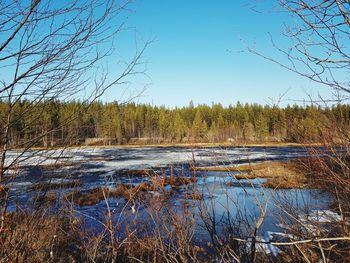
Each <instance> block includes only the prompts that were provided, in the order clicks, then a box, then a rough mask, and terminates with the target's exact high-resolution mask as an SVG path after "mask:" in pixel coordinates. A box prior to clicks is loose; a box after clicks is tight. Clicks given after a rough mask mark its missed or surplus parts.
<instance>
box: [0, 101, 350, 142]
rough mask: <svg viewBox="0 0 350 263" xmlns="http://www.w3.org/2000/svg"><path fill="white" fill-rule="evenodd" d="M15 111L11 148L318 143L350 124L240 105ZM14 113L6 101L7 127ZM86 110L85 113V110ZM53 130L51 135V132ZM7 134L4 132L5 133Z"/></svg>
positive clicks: (326, 111)
mask: <svg viewBox="0 0 350 263" xmlns="http://www.w3.org/2000/svg"><path fill="white" fill-rule="evenodd" d="M30 105H31V102H30V101H29V100H24V101H21V102H20V103H18V104H17V105H16V106H15V107H12V108H11V111H12V116H13V118H14V120H16V121H14V122H13V125H12V126H11V127H10V144H11V145H13V146H20V145H21V144H22V143H23V142H28V141H30V140H33V139H34V138H37V136H42V138H41V140H37V142H36V146H58V145H64V144H67V143H69V144H71V145H79V144H84V143H86V142H88V143H90V144H127V143H145V144H147V143H174V142H176V143H181V142H227V141H229V142H233V143H242V142H281V141H283V142H302V141H303V142H305V141H307V142H317V141H318V140H319V138H320V137H321V135H322V133H323V132H324V131H325V130H326V129H325V128H326V127H331V126H332V125H338V126H339V125H342V126H348V125H349V124H350V105H341V104H338V105H334V106H332V107H320V106H315V105H308V106H299V105H288V106H286V107H278V106H270V105H264V106H263V105H259V104H242V103H239V102H238V103H236V104H235V105H230V106H227V107H224V106H222V105H221V104H212V105H210V106H209V105H198V106H194V104H193V103H192V102H191V103H190V104H189V105H188V106H185V107H181V108H172V109H171V108H167V107H165V106H152V105H150V104H136V103H127V104H121V103H118V102H110V103H103V102H94V103H92V104H89V105H85V103H83V102H79V101H71V102H60V101H56V100H49V101H43V102H40V103H39V104H37V106H36V107H35V110H31V111H30V112H28V113H26V109H27V108H28V107H30ZM8 109H9V106H8V104H7V103H6V102H5V101H0V120H1V123H2V127H4V123H5V122H6V116H7V115H6V113H7V111H8ZM82 109H84V110H82ZM45 130H49V131H50V132H49V133H45ZM2 132H3V131H2Z"/></svg>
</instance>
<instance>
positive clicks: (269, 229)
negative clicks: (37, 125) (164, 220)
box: [7, 147, 331, 242]
mask: <svg viewBox="0 0 350 263" xmlns="http://www.w3.org/2000/svg"><path fill="white" fill-rule="evenodd" d="M303 156H307V152H306V151H305V150H304V149H303V148H297V147H266V148H200V149H188V148H177V147H143V148H123V147H111V148H70V149H67V150H64V151H62V150H56V151H52V150H51V151H33V152H28V153H25V154H23V155H20V154H19V152H15V151H13V152H10V153H9V155H8V159H7V162H8V164H9V163H11V162H13V163H15V164H16V167H17V169H13V170H10V171H9V173H8V177H9V178H11V177H12V176H13V175H15V178H14V179H13V180H11V182H10V184H9V185H10V189H11V192H10V193H11V202H10V210H11V209H12V210H13V209H15V204H16V203H17V205H18V204H20V205H21V206H23V207H31V206H32V205H33V204H34V203H33V199H34V198H35V197H36V196H37V195H38V191H33V189H32V186H33V185H34V184H37V183H39V182H41V183H62V182H72V181H74V180H78V181H79V182H80V185H79V187H78V188H79V189H83V190H86V189H93V188H97V187H109V188H111V189H112V188H115V187H117V186H118V185H121V184H129V185H135V184H138V183H140V182H147V181H149V180H150V178H149V177H145V176H141V175H140V176H135V175H132V176H130V175H128V174H127V173H125V171H126V170H140V169H147V168H152V169H154V170H155V171H158V172H159V174H162V175H166V176H169V175H170V173H172V174H174V175H175V176H179V175H181V176H182V175H187V176H191V169H190V165H193V163H195V164H196V166H199V167H200V166H224V165H237V164H246V163H252V164H254V163H259V162H263V161H286V160H288V159H291V158H297V157H303ZM54 164H60V165H58V166H56V167H55V166H53V165H54ZM196 177H197V182H196V183H195V186H193V187H195V188H196V191H198V192H199V193H200V194H201V195H202V196H203V199H202V200H201V201H198V200H189V199H188V198H187V196H188V193H189V191H192V190H193V189H187V188H185V187H182V188H179V189H177V190H176V191H174V190H172V189H167V191H168V192H166V193H165V192H164V193H163V192H162V193H151V198H152V199H154V200H161V199H162V196H165V195H166V196H167V205H168V206H171V207H172V209H174V210H176V211H177V212H178V213H180V212H181V211H183V209H184V204H186V205H188V203H189V204H190V205H191V204H193V205H194V211H195V212H194V217H195V219H196V222H197V227H196V230H195V233H196V238H197V240H199V241H198V242H205V241H208V239H209V237H208V234H207V232H206V230H205V229H206V228H207V226H206V224H207V222H206V220H205V218H203V215H202V214H201V211H200V206H198V203H199V202H200V203H201V205H203V204H204V205H205V207H206V209H207V210H211V211H213V212H214V213H213V215H214V217H215V218H216V220H215V221H216V222H217V223H218V230H217V231H218V233H219V232H220V231H221V232H224V231H227V229H226V228H225V226H227V220H228V219H229V218H231V219H232V220H243V219H245V220H246V224H245V225H244V227H243V226H242V227H243V228H245V229H239V230H240V231H242V232H246V233H247V232H249V231H250V230H249V229H250V227H253V226H254V222H256V220H258V218H259V216H260V215H261V211H260V210H259V204H260V205H265V204H266V207H267V212H268V213H267V216H266V218H265V221H264V224H263V226H262V227H261V230H260V235H261V236H262V237H263V238H264V239H267V240H268V239H270V238H271V237H272V236H273V234H274V233H280V232H281V231H282V230H283V229H282V228H281V226H282V222H286V221H288V219H287V217H286V215H285V214H283V212H284V211H285V210H286V209H287V208H288V209H290V208H292V209H293V212H294V213H297V214H300V215H301V214H312V213H318V211H326V212H325V213H328V210H327V209H328V207H329V205H330V203H331V198H330V196H329V195H328V194H326V193H321V192H319V191H318V190H313V189H302V190H295V189H290V190H276V191H272V190H270V189H264V188H263V187H261V183H262V182H263V181H264V179H255V180H239V181H238V180H236V181H234V180H233V177H232V172H231V173H230V172H198V171H197V172H196ZM227 182H231V183H232V182H233V184H231V186H230V187H229V186H227ZM71 191H72V189H69V188H67V189H56V190H51V192H55V193H56V194H57V195H58V196H61V197H64V196H65V195H67V194H68V193H70V192H71ZM284 205H285V207H282V206H284ZM108 206H109V207H110V208H112V209H113V212H114V213H115V215H116V217H118V215H120V214H121V213H126V214H128V215H127V216H124V217H123V220H122V222H124V224H128V223H129V222H130V221H133V220H136V221H142V222H144V221H145V220H146V218H148V213H147V206H148V205H145V204H144V203H141V202H138V201H133V202H128V201H127V200H124V199H123V198H110V199H109V200H108ZM74 209H75V211H76V212H77V213H78V214H79V215H85V216H87V218H88V219H89V218H94V219H97V220H100V221H101V220H103V216H104V212H103V211H105V210H106V209H107V206H106V203H105V202H104V201H101V202H100V203H99V204H97V205H91V206H75V208H74ZM135 209H137V211H138V213H137V218H133V212H134V210H135ZM140 215H141V216H140ZM118 218H119V219H120V216H119V217H118ZM87 221H89V220H87ZM90 221H91V222H90V223H89V224H90V226H91V227H92V228H95V229H98V228H99V226H98V224H96V222H97V221H96V220H90ZM146 221H147V220H146ZM250 224H251V225H250ZM135 227H136V226H135ZM150 227H152V226H150ZM136 228H137V227H136ZM236 230H237V229H236Z"/></svg>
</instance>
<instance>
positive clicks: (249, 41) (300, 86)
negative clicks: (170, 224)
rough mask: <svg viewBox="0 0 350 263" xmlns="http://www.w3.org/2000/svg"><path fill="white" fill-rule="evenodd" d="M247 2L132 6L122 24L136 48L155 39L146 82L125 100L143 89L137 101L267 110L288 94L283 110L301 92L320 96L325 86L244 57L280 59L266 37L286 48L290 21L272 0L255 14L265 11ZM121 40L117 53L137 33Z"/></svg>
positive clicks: (148, 1) (113, 94)
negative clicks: (233, 105) (260, 106)
mask: <svg viewBox="0 0 350 263" xmlns="http://www.w3.org/2000/svg"><path fill="white" fill-rule="evenodd" d="M252 2H253V1H247V0H235V1H233V0H221V1H199V0H187V1H185V0H178V1H168V0H163V1H160V0H157V1H156V0H137V1H136V2H135V4H134V5H133V9H134V12H132V13H130V14H129V19H128V21H127V25H128V26H130V27H135V28H136V31H137V33H136V35H137V37H136V38H137V40H138V42H139V43H142V39H143V40H147V39H151V38H155V39H156V41H155V42H154V43H153V44H152V45H151V46H150V47H149V49H148V50H147V52H146V57H147V61H148V66H147V75H148V76H149V79H147V78H138V79H134V81H133V82H132V83H131V84H130V86H129V87H128V90H127V92H126V94H130V93H133V92H135V90H140V89H142V87H143V86H145V85H147V88H146V91H145V92H144V93H143V95H142V96H141V97H139V98H137V99H136V101H137V102H145V103H153V104H156V105H166V106H170V107H174V106H183V105H187V104H188V103H189V101H190V100H193V101H194V103H195V104H198V103H207V104H211V103H212V102H220V103H222V104H224V105H228V104H231V103H236V102H237V101H241V102H250V103H254V102H257V103H263V104H265V103H266V101H268V100H269V98H278V97H279V94H281V93H284V92H285V91H287V90H289V92H288V93H287V95H286V96H285V101H284V104H287V103H291V104H292V103H294V102H293V100H299V99H303V98H306V94H305V91H307V92H313V93H314V94H316V93H317V92H321V93H322V92H323V90H324V88H321V87H316V86H315V85H314V84H313V83H311V82H310V81H308V80H305V79H303V78H301V77H299V76H296V75H295V74H293V73H290V72H287V71H286V70H285V69H282V68H280V67H279V66H277V65H274V64H272V63H270V62H268V61H266V60H264V59H262V58H260V57H257V56H255V55H253V54H250V53H249V52H247V51H246V49H247V46H250V47H255V48H256V49H258V50H259V51H261V52H263V53H264V54H267V55H272V56H275V55H277V54H276V50H275V49H274V48H273V47H272V44H271V42H270V39H269V35H268V33H269V32H270V33H271V34H272V35H273V37H274V40H275V42H277V43H279V44H281V45H282V46H283V45H284V46H285V45H287V44H288V43H287V42H286V39H284V38H283V37H282V36H281V32H282V30H283V23H284V22H286V23H289V24H290V23H293V21H292V20H291V18H290V17H288V16H287V14H285V13H279V12H274V11H273V9H274V7H273V4H274V3H275V1H264V2H263V4H261V1H257V2H258V3H260V4H259V5H258V6H257V7H256V9H257V10H262V12H260V11H259V12H256V11H253V10H252ZM124 38H125V39H122V40H121V42H120V43H119V47H120V50H119V52H120V53H123V52H124V51H126V50H127V49H128V48H129V47H130V46H132V45H130V46H129V44H127V43H131V42H128V41H130V39H131V38H132V41H134V39H133V38H134V31H132V30H130V32H129V33H128V34H126V35H125V36H124ZM127 38H128V39H127ZM132 43H133V42H132ZM126 45H127V46H128V48H126V47H125V46H126ZM128 51H130V50H128ZM281 59H282V58H281ZM111 68H112V69H113V66H110V69H111ZM123 91H124V89H123ZM134 94H135V93H134ZM126 96H127V95H125V94H124V97H123V96H122V95H121V90H119V91H116V90H111V91H109V92H108V93H107V94H106V95H105V96H104V98H103V99H105V100H113V99H120V98H121V99H123V98H125V97H126Z"/></svg>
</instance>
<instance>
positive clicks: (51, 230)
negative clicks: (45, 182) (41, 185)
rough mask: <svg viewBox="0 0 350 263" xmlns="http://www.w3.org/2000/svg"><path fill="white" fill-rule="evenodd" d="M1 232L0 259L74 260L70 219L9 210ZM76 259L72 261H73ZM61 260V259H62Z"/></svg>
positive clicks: (76, 257) (33, 260) (75, 250)
mask: <svg viewBox="0 0 350 263" xmlns="http://www.w3.org/2000/svg"><path fill="white" fill-rule="evenodd" d="M6 219H7V220H6V221H7V222H8V225H7V231H6V232H4V233H2V235H1V249H0V262H76V260H78V258H79V256H78V253H79V250H78V249H77V248H78V247H76V246H75V244H76V242H75V238H74V235H73V234H72V233H70V231H69V229H70V227H71V226H72V225H71V224H72V222H71V221H70V220H68V219H67V218H63V217H59V216H57V215H54V216H48V215H46V214H45V213H44V214H40V213H33V214H26V213H10V214H7V216H6ZM74 259H75V260H74ZM62 260H63V261H62Z"/></svg>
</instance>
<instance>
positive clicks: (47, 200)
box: [34, 193, 57, 204]
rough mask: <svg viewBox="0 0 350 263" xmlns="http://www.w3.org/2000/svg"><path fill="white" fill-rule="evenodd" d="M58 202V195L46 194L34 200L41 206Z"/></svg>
mask: <svg viewBox="0 0 350 263" xmlns="http://www.w3.org/2000/svg"><path fill="white" fill-rule="evenodd" d="M56 201H57V194H56V193H46V194H43V195H39V196H38V197H36V198H34V202H36V203H39V204H53V203H55V202H56Z"/></svg>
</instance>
